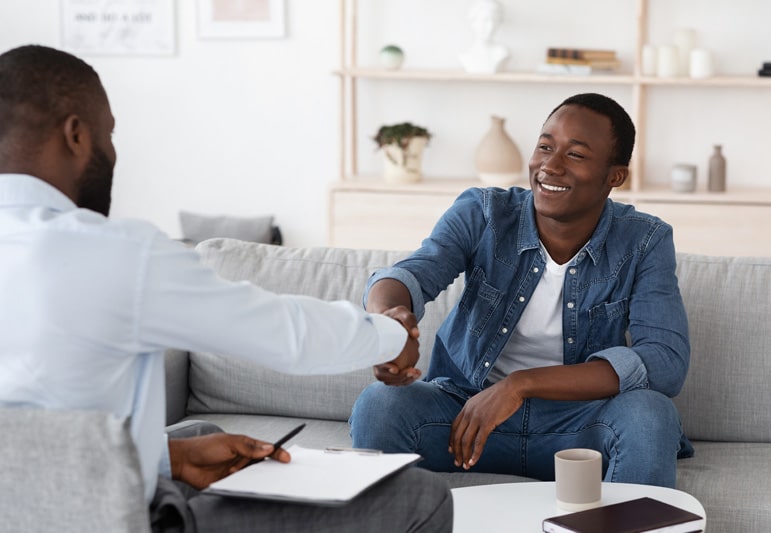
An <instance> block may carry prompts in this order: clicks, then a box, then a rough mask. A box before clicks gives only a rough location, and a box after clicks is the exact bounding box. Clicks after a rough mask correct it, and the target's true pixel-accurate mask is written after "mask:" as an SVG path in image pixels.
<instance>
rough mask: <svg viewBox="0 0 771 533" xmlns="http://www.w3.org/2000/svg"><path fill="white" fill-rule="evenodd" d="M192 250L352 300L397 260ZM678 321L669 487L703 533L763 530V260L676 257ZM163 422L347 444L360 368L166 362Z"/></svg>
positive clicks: (770, 475) (767, 401)
mask: <svg viewBox="0 0 771 533" xmlns="http://www.w3.org/2000/svg"><path fill="white" fill-rule="evenodd" d="M197 250H198V251H199V253H200V254H201V258H202V260H203V262H204V263H205V264H208V265H210V266H211V267H213V268H214V269H215V270H216V271H218V272H219V274H220V275H221V276H223V277H225V278H228V279H232V280H249V281H251V282H254V283H257V284H259V285H261V286H262V287H265V288H267V289H270V290H273V291H276V292H283V293H295V294H306V295H311V296H316V297H320V298H323V299H327V300H331V299H348V300H351V301H354V302H360V300H361V293H362V289H363V287H364V284H365V281H366V279H367V277H368V276H369V275H370V274H371V273H372V272H373V271H374V270H375V269H377V268H379V267H382V266H386V265H390V264H392V263H393V262H395V261H396V260H397V259H399V258H401V257H403V256H404V255H406V254H405V253H404V252H392V251H382V250H345V249H334V248H306V249H300V248H296V249H293V248H284V247H278V246H271V245H264V244H251V243H243V242H239V241H235V240H229V239H215V240H209V241H206V242H203V243H201V244H200V245H199V246H198V247H197ZM678 277H679V280H680V288H681V291H682V294H683V298H684V299H685V304H686V308H687V311H688V316H689V323H690V332H691V343H692V356H691V369H690V372H689V376H688V379H687V381H686V384H685V387H684V389H683V391H682V393H681V394H680V395H679V396H678V397H677V398H676V400H675V401H676V403H677V405H678V407H679V409H680V413H681V415H682V418H683V422H684V425H685V430H686V433H687V434H688V435H689V436H690V437H691V439H692V440H693V442H694V446H695V449H696V455H695V457H693V458H690V459H683V460H681V461H680V462H679V463H678V481H677V486H678V488H679V489H681V490H684V491H686V492H689V493H691V494H692V495H694V496H695V497H697V498H698V499H699V500H700V501H701V503H702V504H703V505H704V508H705V509H706V511H707V520H708V526H709V530H710V531H716V532H722V531H742V532H746V531H769V530H771V385H770V384H769V379H771V356H770V355H771V354H770V353H769V349H768V348H767V346H768V345H769V344H771V342H769V340H768V339H769V335H768V333H769V331H771V327H769V324H771V289H770V287H771V258H769V259H750V258H718V257H706V256H696V255H684V254H681V255H679V256H678ZM461 291H462V279H460V278H459V279H458V280H456V282H455V283H454V284H453V285H451V286H450V287H449V288H448V289H447V290H446V291H445V292H444V293H442V295H441V296H440V297H439V298H438V299H437V300H436V301H434V302H432V303H430V304H429V305H428V306H427V307H426V315H425V318H424V319H423V320H422V321H421V323H420V328H421V352H422V357H421V361H420V363H419V366H420V367H421V368H422V369H424V370H425V368H426V367H427V363H428V359H429V356H430V353H431V347H432V345H433V337H434V333H435V331H436V330H437V327H438V326H439V324H440V322H441V320H442V319H443V317H444V316H445V315H446V314H447V312H448V311H449V310H450V308H451V306H452V305H453V303H454V302H455V301H456V300H457V298H458V297H459V296H460V293H461ZM166 367H167V368H166V370H167V398H168V405H167V409H168V423H169V424H173V423H177V422H180V421H183V420H190V419H198V420H207V421H211V422H214V423H216V424H218V425H219V426H221V427H222V428H224V429H225V430H226V431H231V432H239V433H245V434H248V435H252V436H255V437H257V438H261V439H264V440H271V439H274V438H276V437H278V436H279V435H281V434H282V433H284V432H286V431H287V430H288V429H290V428H291V427H292V426H293V425H295V424H297V423H298V421H300V420H301V421H303V422H307V427H306V429H305V430H304V431H303V432H302V433H300V435H298V436H297V437H296V438H295V439H294V441H293V442H295V443H297V444H301V445H305V446H309V447H325V446H350V438H349V435H348V425H347V419H348V416H349V414H350V411H351V406H352V405H353V402H354V400H355V399H356V397H357V396H358V394H359V392H360V391H361V390H362V389H363V388H364V387H365V386H366V385H367V384H368V383H369V382H371V381H372V379H373V378H372V373H371V370H369V369H365V370H361V371H357V372H353V373H351V374H346V375H338V376H315V377H307V376H299V377H298V376H289V375H284V374H279V373H276V372H273V371H270V370H266V369H265V368H262V367H259V366H257V365H254V364H250V363H245V362H243V361H240V360H236V359H231V358H228V357H226V356H225V355H223V354H214V353H187V352H181V351H178V350H170V351H169V352H168V353H167V355H166ZM443 475H444V476H446V477H447V479H448V480H449V483H450V484H451V486H453V487H460V486H467V485H475V484H483V483H502V482H512V481H525V480H527V479H526V478H521V477H515V476H504V475H491V474H475V473H458V474H443Z"/></svg>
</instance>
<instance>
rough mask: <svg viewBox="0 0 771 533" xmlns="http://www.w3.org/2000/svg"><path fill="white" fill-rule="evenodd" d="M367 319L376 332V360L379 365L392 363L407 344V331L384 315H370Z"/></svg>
mask: <svg viewBox="0 0 771 533" xmlns="http://www.w3.org/2000/svg"><path fill="white" fill-rule="evenodd" d="M368 319H369V320H370V321H372V324H373V325H374V326H375V329H376V330H377V332H378V338H379V342H380V346H379V349H378V359H379V360H380V363H385V362H388V361H393V360H394V359H396V358H397V357H398V356H399V354H400V353H402V350H403V349H404V345H405V343H406V342H407V330H406V329H404V326H402V325H401V323H399V322H397V321H396V320H394V319H393V318H390V317H387V316H385V315H379V314H376V313H370V314H369V317H368Z"/></svg>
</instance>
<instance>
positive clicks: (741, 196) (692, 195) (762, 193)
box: [611, 186, 771, 206]
mask: <svg viewBox="0 0 771 533" xmlns="http://www.w3.org/2000/svg"><path fill="white" fill-rule="evenodd" d="M611 198H613V199H616V200H619V201H621V202H635V203H637V202H639V203H645V202H660V203H676V204H683V203H688V204H712V205H762V206H771V189H769V188H760V187H758V188H750V187H746V188H732V189H729V190H727V191H725V192H709V191H706V190H697V191H694V192H674V191H672V190H671V189H669V188H667V187H662V186H657V187H650V188H646V189H643V190H642V191H629V190H615V191H613V193H611Z"/></svg>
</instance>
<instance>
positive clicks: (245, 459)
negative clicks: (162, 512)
mask: <svg viewBox="0 0 771 533" xmlns="http://www.w3.org/2000/svg"><path fill="white" fill-rule="evenodd" d="M169 457H170V459H171V475H172V478H174V479H178V480H181V481H184V482H185V483H187V484H188V485H192V486H193V487H195V488H197V489H205V488H206V487H208V486H209V485H211V484H212V483H214V482H215V481H218V480H220V479H222V478H224V477H225V476H228V475H230V474H232V473H233V472H236V471H238V470H241V469H242V468H244V467H245V466H246V465H247V464H249V461H251V460H253V459H264V458H266V457H270V458H271V459H274V460H276V461H280V462H282V463H288V462H289V461H290V460H291V456H290V455H289V452H287V451H286V450H284V449H283V448H279V449H278V450H274V449H273V445H272V444H271V443H269V442H264V441H261V440H256V439H252V438H250V437H247V436H246V435H233V434H230V433H211V434H209V435H202V436H199V437H189V438H184V439H169Z"/></svg>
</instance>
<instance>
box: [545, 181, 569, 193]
mask: <svg viewBox="0 0 771 533" xmlns="http://www.w3.org/2000/svg"><path fill="white" fill-rule="evenodd" d="M541 187H543V188H544V189H546V190H547V191H553V192H562V191H567V190H568V188H567V187H557V186H556V185H547V184H546V183H541Z"/></svg>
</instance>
